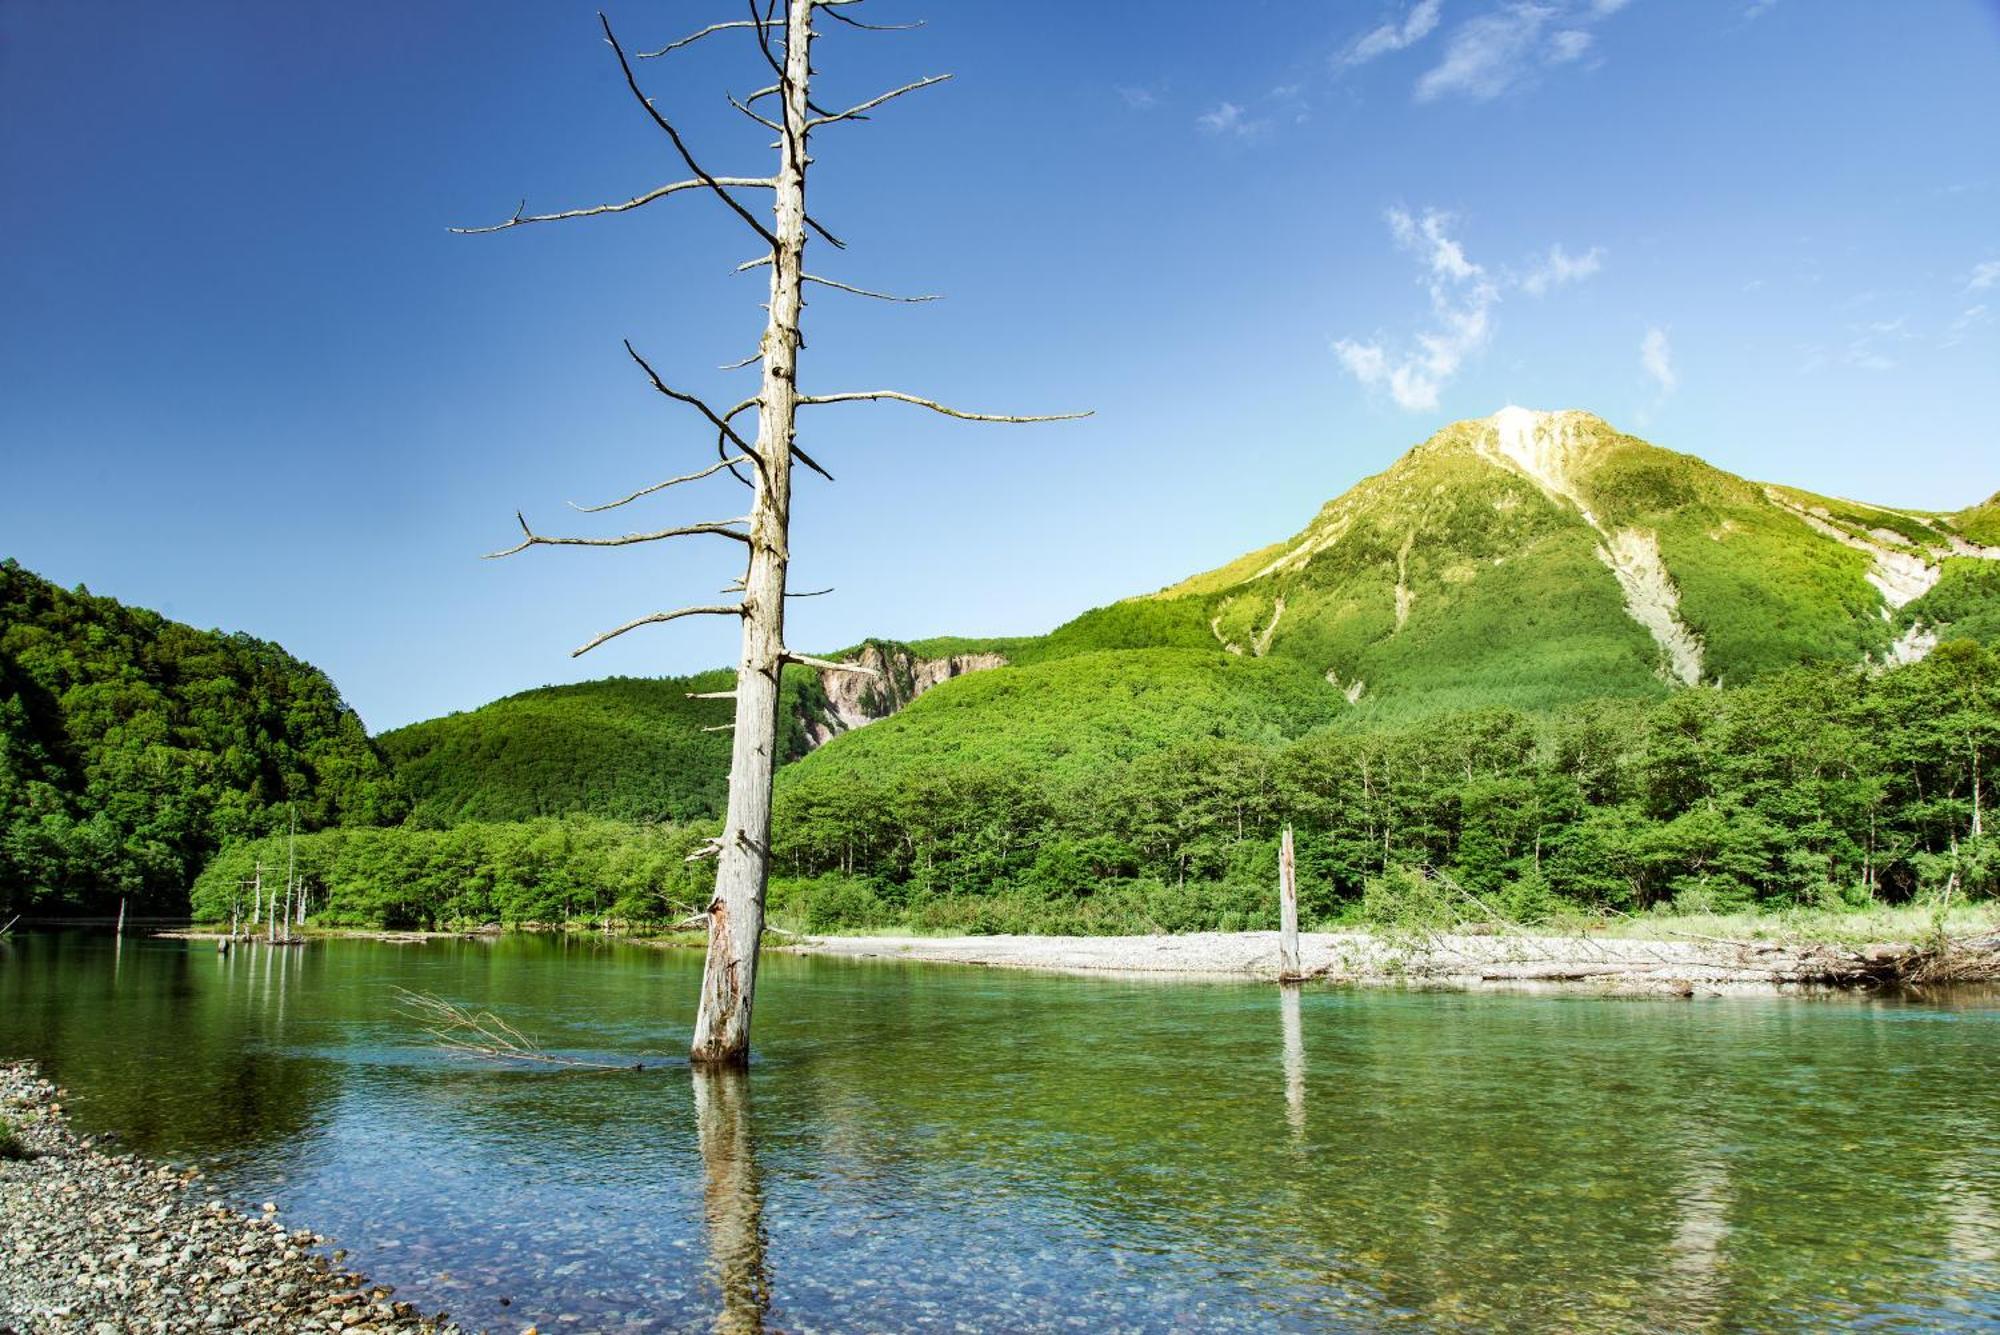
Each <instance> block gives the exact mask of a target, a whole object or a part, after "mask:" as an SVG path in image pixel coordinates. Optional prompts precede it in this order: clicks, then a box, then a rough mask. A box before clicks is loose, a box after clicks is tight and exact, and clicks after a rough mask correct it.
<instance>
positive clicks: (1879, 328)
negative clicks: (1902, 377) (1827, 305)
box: [1841, 315, 1916, 371]
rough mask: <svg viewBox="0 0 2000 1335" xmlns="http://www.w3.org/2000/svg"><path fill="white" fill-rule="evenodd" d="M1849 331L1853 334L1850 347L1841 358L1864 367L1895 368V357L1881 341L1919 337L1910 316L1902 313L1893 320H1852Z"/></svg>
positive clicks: (1878, 369) (1877, 368) (1854, 365)
mask: <svg viewBox="0 0 2000 1335" xmlns="http://www.w3.org/2000/svg"><path fill="white" fill-rule="evenodd" d="M1847 332H1848V333H1849V334H1851V335H1852V336H1853V337H1852V338H1850V339H1849V340H1848V343H1847V351H1846V352H1845V353H1844V354H1842V357H1841V360H1842V361H1844V362H1846V363H1847V364H1848V365H1849V366H1852V367H1854V368H1856V369H1857V370H1862V371H1889V370H1893V369H1895V366H1896V361H1895V359H1894V358H1892V357H1890V356H1889V355H1888V353H1887V352H1885V351H1883V348H1882V345H1883V344H1884V343H1888V344H1892V345H1893V344H1897V343H1907V342H1909V341H1910V340H1911V339H1913V338H1915V337H1916V335H1915V334H1913V333H1911V332H1910V329H1909V319H1908V317H1906V316H1900V315H1899V316H1897V317H1896V318H1895V319H1893V320H1870V321H1868V322H1866V323H1864V324H1851V325H1849V326H1848V327H1847Z"/></svg>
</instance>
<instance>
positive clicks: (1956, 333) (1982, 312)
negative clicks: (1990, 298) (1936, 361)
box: [1939, 302, 1993, 348]
mask: <svg viewBox="0 0 2000 1335" xmlns="http://www.w3.org/2000/svg"><path fill="white" fill-rule="evenodd" d="M1992 319H1993V313H1992V312H1991V311H1989V310H1987V308H1986V303H1985V302H1981V303H1980V304H1979V305H1977V306H1967V307H1966V308H1965V309H1964V310H1963V311H1960V312H1959V315H1958V318H1957V319H1956V320H1953V321H1952V322H1951V324H1950V325H1949V326H1947V327H1946V329H1945V331H1944V338H1943V340H1942V341H1941V343H1940V344H1939V346H1941V347H1946V348H1955V347H1957V346H1958V345H1959V344H1961V343H1963V342H1965V336H1966V335H1967V334H1969V333H1971V332H1972V331H1973V330H1974V329H1976V328H1977V327H1978V326H1980V325H1983V324H1990V323H1991V322H1992Z"/></svg>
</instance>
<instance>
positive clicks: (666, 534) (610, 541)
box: [484, 502, 750, 561]
mask: <svg viewBox="0 0 2000 1335" xmlns="http://www.w3.org/2000/svg"><path fill="white" fill-rule="evenodd" d="M621 503H622V502H621ZM514 518H515V519H516V520H517V521H519V523H520V525H521V532H522V533H523V534H524V535H525V536H524V537H523V538H522V539H521V541H519V542H517V543H515V544H514V545H513V546H512V547H509V548H508V549H507V550H506V551H504V552H488V553H487V554H486V556H485V558H484V559H485V560H488V561H494V560H498V559H499V558H500V557H503V556H512V555H514V553H516V552H524V551H526V550H527V549H528V548H530V547H630V546H632V545H633V544H634V543H640V542H658V541H660V540H661V539H663V538H686V537H692V536H694V535H696V534H700V533H713V534H715V535H716V536H717V537H723V538H734V539H736V541H738V542H740V543H743V544H745V545H746V546H747V545H748V544H749V542H750V535H749V534H748V533H746V532H743V531H742V530H740V529H738V528H736V527H735V525H738V524H748V523H749V522H750V521H749V520H748V519H724V520H719V521H717V522H715V523H712V524H687V525H684V526H682V527H679V528H662V529H656V530H654V531H653V532H651V533H627V534H624V535H622V536H620V537H616V538H550V537H544V536H543V535H542V534H540V533H537V532H535V531H534V530H533V529H531V528H529V527H528V519H527V516H526V515H524V514H522V513H521V512H520V511H519V510H516V511H515V512H514Z"/></svg>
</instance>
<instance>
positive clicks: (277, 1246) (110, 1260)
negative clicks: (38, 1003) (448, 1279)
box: [0, 1062, 456, 1335]
mask: <svg viewBox="0 0 2000 1335" xmlns="http://www.w3.org/2000/svg"><path fill="white" fill-rule="evenodd" d="M0 1104H4V1105H5V1106H6V1107H7V1108H8V1114H7V1118H8V1121H9V1122H11V1123H12V1124H13V1125H14V1127H15V1130H16V1135H17V1136H18V1137H19V1138H20V1139H21V1141H22V1143H23V1145H24V1146H25V1147H26V1148H27V1150H28V1151H29V1153H30V1155H31V1157H30V1158H28V1159H26V1160H23V1161H21V1162H19V1163H10V1164H8V1165H6V1170H7V1171H6V1174H5V1176H4V1178H0V1239H4V1241H0V1256H4V1257H5V1260H4V1262H0V1332H11V1331H15V1330H19V1331H22V1332H27V1331H37V1332H40V1331H50V1330H55V1329H65V1330H88V1331H90V1332H92V1335H121V1333H122V1332H125V1331H134V1332H137V1331H146V1332H166V1331H191V1330H246V1331H249V1330H256V1331H286V1332H289V1331H297V1330H302V1329H306V1328H308V1325H310V1327H311V1328H315V1329H325V1330H329V1331H353V1330H381V1331H397V1332H409V1331H422V1332H452V1333H454V1335H455V1332H456V1327H453V1326H451V1325H449V1324H448V1322H447V1320H446V1319H445V1317H444V1315H443V1314H442V1313H440V1314H439V1315H438V1317H436V1318H434V1319H426V1318H424V1316H423V1315H422V1314H421V1313H420V1312H418V1311H417V1310H416V1308H414V1307H412V1306H410V1305H409V1304H407V1303H397V1304H389V1303H387V1302H385V1301H383V1300H384V1299H386V1298H387V1297H388V1295H389V1294H390V1293H391V1292H393V1289H392V1288H391V1286H389V1285H386V1284H378V1285H374V1286H373V1287H372V1288H369V1298H370V1299H372V1302H371V1301H368V1300H364V1298H363V1296H362V1294H360V1293H358V1292H352V1291H350V1292H347V1293H346V1294H345V1295H344V1296H343V1297H342V1300H341V1301H340V1302H337V1303H336V1302H333V1301H331V1299H332V1298H333V1297H334V1294H333V1293H328V1294H327V1299H326V1300H318V1301H315V1299H314V1298H313V1297H312V1296H311V1295H313V1294H315V1293H317V1292H320V1291H323V1290H326V1289H328V1288H329V1287H330V1286H332V1285H333V1284H335V1283H338V1282H343V1281H337V1280H335V1279H333V1278H332V1277H330V1276H328V1275H327V1274H326V1273H325V1272H326V1257H325V1256H324V1255H322V1254H320V1253H318V1252H316V1251H309V1250H308V1248H310V1247H314V1246H317V1245H320V1244H323V1243H325V1242H326V1239H325V1238H324V1237H321V1236H320V1235H317V1234H314V1233H311V1232H310V1231H307V1230H299V1231H298V1232H296V1233H291V1232H288V1231H287V1230H286V1229H284V1228H282V1227H280V1226H279V1225H278V1224H277V1222H276V1221H275V1219H273V1218H272V1216H273V1215H275V1214H276V1213H277V1205H276V1203H275V1202H265V1204H264V1208H263V1211H262V1215H261V1217H254V1216H243V1215H238V1214H237V1213H236V1212H235V1211H233V1210H231V1209H230V1208H229V1206H228V1205H227V1204H226V1203H224V1202H223V1201H222V1200H220V1199H219V1198H218V1197H217V1196H216V1195H215V1194H214V1193H213V1189H212V1188H204V1189H203V1190H202V1191H201V1192H197V1190H196V1188H195V1185H194V1184H195V1183H196V1181H197V1180H198V1178H199V1176H200V1175H199V1174H198V1173H196V1172H194V1171H192V1170H188V1169H183V1168H176V1167H173V1166H171V1165H166V1164H159V1163H152V1162H148V1161H145V1160H142V1159H139V1158H137V1157H135V1156H133V1155H129V1154H128V1155H113V1154H110V1153H108V1152H107V1150H106V1149H105V1148H104V1147H106V1146H108V1145H109V1143H110V1141H111V1139H112V1138H111V1137H109V1136H98V1137H94V1138H92V1140H88V1141H87V1140H85V1139H84V1138H82V1137H79V1136H77V1135H75V1134H74V1133H73V1132H72V1131H71V1130H70V1129H69V1126H68V1124H67V1122H66V1121H65V1119H64V1118H63V1116H62V1107H61V1103H60V1102H59V1091H57V1090H56V1088H55V1087H54V1086H53V1085H51V1084H49V1083H48V1082H47V1081H45V1080H42V1079H40V1078H39V1077H38V1076H37V1075H36V1074H35V1072H34V1069H33V1067H32V1066H30V1065H28V1064H26V1063H18V1062H17V1063H0ZM343 1255H344V1253H343ZM344 1282H345V1283H346V1284H347V1285H348V1286H349V1288H350V1290H352V1289H362V1288H368V1287H369V1286H368V1281H366V1280H365V1279H363V1278H362V1277H361V1276H359V1275H350V1276H346V1277H345V1279H344ZM309 1312H311V1313H312V1315H311V1316H310V1317H309V1316H308V1313H309Z"/></svg>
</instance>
